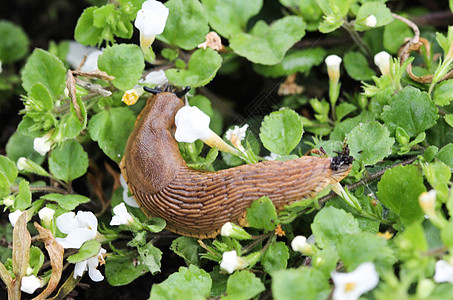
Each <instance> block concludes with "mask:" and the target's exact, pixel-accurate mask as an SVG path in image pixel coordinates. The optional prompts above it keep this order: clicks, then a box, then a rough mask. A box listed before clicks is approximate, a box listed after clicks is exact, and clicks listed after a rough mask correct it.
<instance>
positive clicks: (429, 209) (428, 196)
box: [418, 190, 436, 217]
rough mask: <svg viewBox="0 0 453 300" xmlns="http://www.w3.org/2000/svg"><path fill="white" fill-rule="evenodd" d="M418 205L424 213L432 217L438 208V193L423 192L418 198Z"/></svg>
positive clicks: (433, 191) (431, 191)
mask: <svg viewBox="0 0 453 300" xmlns="http://www.w3.org/2000/svg"><path fill="white" fill-rule="evenodd" d="M418 203H419V204H420V207H421V208H422V210H423V212H424V213H425V214H427V215H428V217H431V216H432V215H434V214H435V211H434V210H435V207H436V191H435V190H430V191H429V192H423V193H421V194H420V196H418Z"/></svg>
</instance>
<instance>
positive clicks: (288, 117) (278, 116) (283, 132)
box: [260, 109, 304, 155]
mask: <svg viewBox="0 0 453 300" xmlns="http://www.w3.org/2000/svg"><path fill="white" fill-rule="evenodd" d="M303 133H304V129H303V124H302V118H301V117H300V115H299V114H297V113H296V112H295V111H294V110H292V109H283V110H279V111H275V112H273V113H271V114H270V115H268V116H266V117H264V120H263V122H262V123H261V129H260V139H261V141H262V142H263V145H264V147H266V149H267V150H269V151H271V152H274V153H276V154H280V155H288V154H290V153H291V151H292V150H293V149H294V148H295V147H296V146H297V145H298V144H299V142H300V139H301V138H302V134H303Z"/></svg>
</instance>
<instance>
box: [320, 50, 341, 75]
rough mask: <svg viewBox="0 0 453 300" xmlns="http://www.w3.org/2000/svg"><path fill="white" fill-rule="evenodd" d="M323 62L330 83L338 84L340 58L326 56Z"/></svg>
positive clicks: (333, 55)
mask: <svg viewBox="0 0 453 300" xmlns="http://www.w3.org/2000/svg"><path fill="white" fill-rule="evenodd" d="M324 62H325V63H326V66H327V74H328V75H329V79H330V81H333V82H338V80H339V79H340V64H341V62H342V59H341V57H339V56H338V55H335V54H332V55H329V56H327V57H326V59H325V60H324Z"/></svg>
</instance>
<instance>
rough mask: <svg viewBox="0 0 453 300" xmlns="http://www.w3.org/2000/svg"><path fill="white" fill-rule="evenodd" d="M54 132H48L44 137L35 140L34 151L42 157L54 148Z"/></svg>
mask: <svg viewBox="0 0 453 300" xmlns="http://www.w3.org/2000/svg"><path fill="white" fill-rule="evenodd" d="M51 136H52V132H48V133H46V134H45V135H43V136H42V137H38V138H35V139H34V140H33V149H35V151H36V152H38V153H39V154H41V155H43V156H44V155H46V153H47V152H49V150H50V147H52V144H53V140H52V139H51Z"/></svg>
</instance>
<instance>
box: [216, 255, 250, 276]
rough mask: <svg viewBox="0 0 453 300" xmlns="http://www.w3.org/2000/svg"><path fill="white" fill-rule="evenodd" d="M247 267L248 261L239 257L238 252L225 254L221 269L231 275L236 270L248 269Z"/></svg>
mask: <svg viewBox="0 0 453 300" xmlns="http://www.w3.org/2000/svg"><path fill="white" fill-rule="evenodd" d="M247 265H248V263H247V261H246V260H245V259H243V258H242V257H240V256H238V255H237V253H236V250H233V251H226V252H223V255H222V261H221V262H220V267H221V268H222V269H224V270H225V271H227V272H228V273H230V274H231V273H233V272H234V271H236V270H242V269H244V268H245V267H247Z"/></svg>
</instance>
